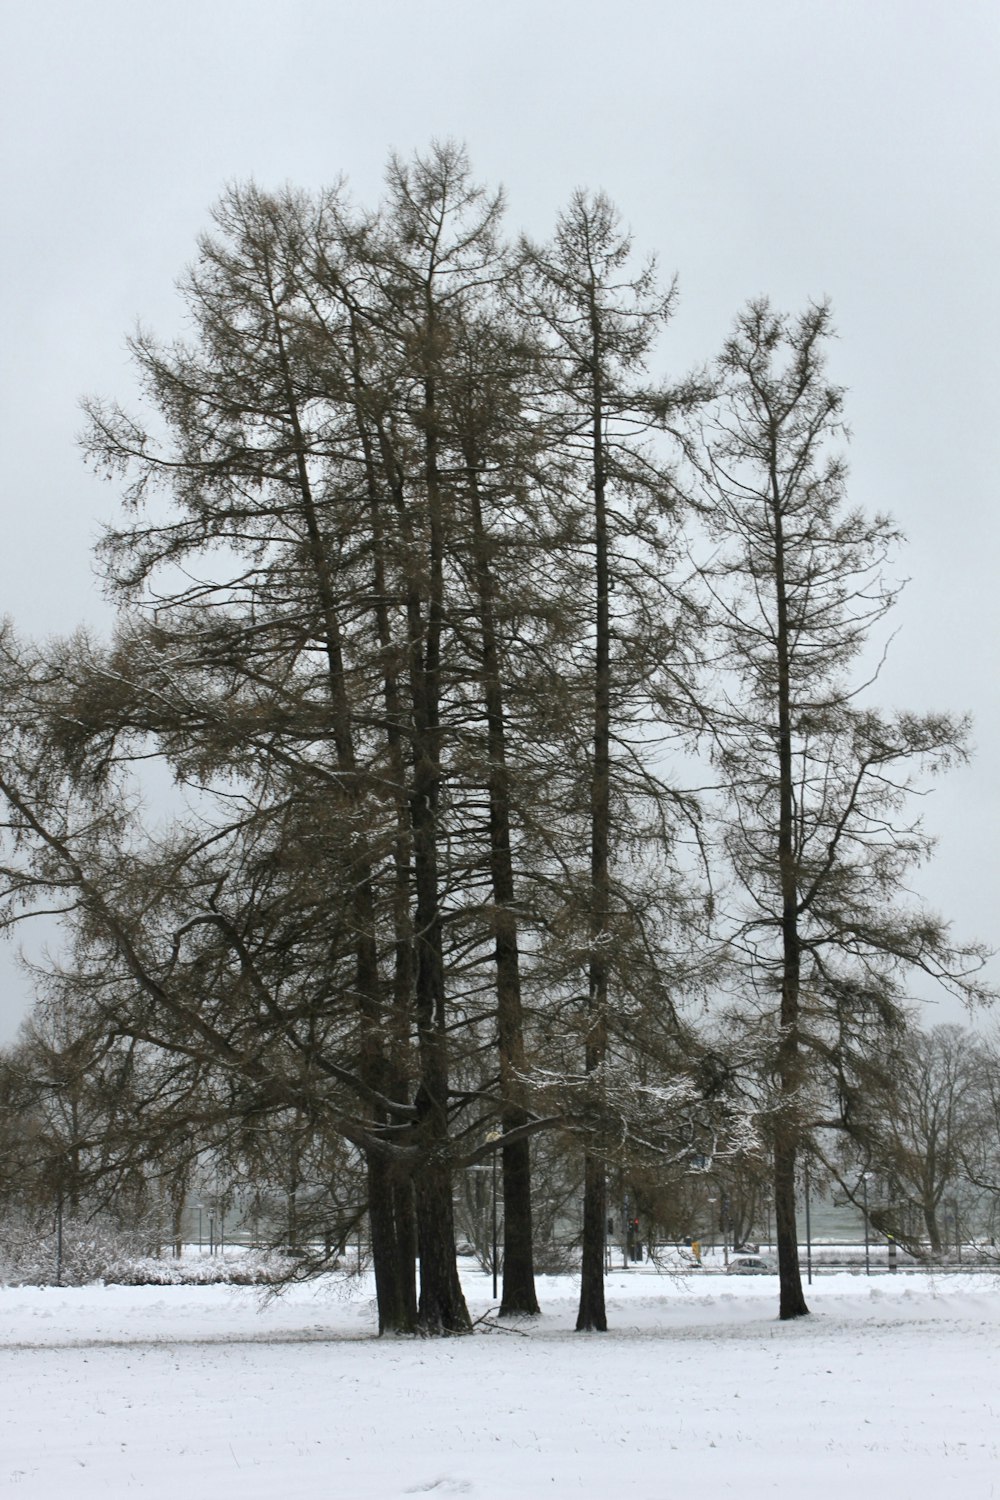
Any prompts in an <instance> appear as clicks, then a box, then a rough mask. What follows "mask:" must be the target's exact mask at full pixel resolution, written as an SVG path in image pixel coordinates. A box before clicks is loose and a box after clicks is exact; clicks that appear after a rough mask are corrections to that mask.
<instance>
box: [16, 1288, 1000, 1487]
mask: <svg viewBox="0 0 1000 1500" xmlns="http://www.w3.org/2000/svg"><path fill="white" fill-rule="evenodd" d="M463 1278H464V1282H465V1286H466V1291H467V1295H468V1298H469V1303H470V1308H471V1309H472V1311H473V1314H474V1316H479V1315H482V1314H485V1313H487V1312H488V1310H489V1308H490V1305H491V1300H490V1295H489V1293H490V1285H489V1282H488V1280H487V1278H485V1277H484V1276H482V1275H481V1274H479V1273H478V1272H476V1271H474V1270H472V1269H468V1268H466V1269H465V1270H464V1272H463ZM539 1295H540V1300H541V1301H542V1303H543V1307H544V1312H543V1315H542V1317H541V1318H540V1319H537V1320H534V1321H533V1322H531V1323H530V1324H523V1325H518V1331H506V1330H504V1331H499V1330H494V1329H492V1328H490V1327H489V1326H488V1325H482V1330H481V1331H480V1332H478V1333H477V1334H476V1335H475V1336H474V1337H471V1338H459V1339H408V1338H406V1339H404V1338H387V1339H379V1338H377V1337H376V1336H375V1323H374V1308H373V1302H372V1287H371V1283H370V1282H369V1281H366V1280H364V1279H360V1280H359V1279H357V1278H353V1279H340V1278H335V1277H329V1278H326V1279H325V1280H323V1281H320V1282H316V1283H314V1284H312V1285H309V1286H301V1287H297V1288H294V1289H293V1290H291V1291H290V1292H288V1293H287V1294H285V1295H284V1296H282V1297H281V1298H279V1299H272V1300H270V1301H265V1302H262V1301H261V1298H260V1294H259V1293H257V1292H255V1291H253V1290H251V1289H248V1288H238V1289H234V1288H229V1287H219V1286H212V1287H205V1286H194V1287H192V1286H176V1287H116V1286H109V1287H100V1286H97V1287H83V1288H71V1289H70V1288H59V1287H50V1288H44V1289H39V1288H29V1287H18V1288H14V1287H7V1288H0V1359H2V1364H3V1387H2V1389H3V1393H4V1396H3V1402H2V1406H0V1413H2V1415H0V1493H4V1492H6V1493H11V1494H17V1495H18V1496H24V1497H28V1496H37V1497H45V1500H52V1497H56V1496H60V1497H64V1496H65V1497H70V1500H89V1497H91V1496H127V1495H132V1494H133V1493H134V1494H136V1495H143V1496H147V1497H163V1500H168V1497H169V1500H201V1497H213V1500H218V1497H229V1496H233V1497H240V1500H256V1497H268V1500H272V1497H274V1496H276V1495H277V1496H288V1497H291V1500H321V1497H322V1500H332V1497H337V1500H340V1497H344V1500H369V1497H377V1500H383V1497H391V1500H395V1497H401V1496H410V1495H417V1496H420V1495H431V1496H447V1495H468V1496H470V1497H473V1500H535V1497H540V1496H546V1497H549V1500H552V1497H562V1496H570V1495H573V1496H579V1495H584V1496H591V1495H593V1496H609V1497H612V1496H613V1497H618V1496H622V1495H624V1496H629V1497H635V1500H640V1497H641V1500H658V1497H667V1496H670V1497H674V1496H679V1497H680V1496H682V1497H690V1496H696V1495H710V1496H712V1497H713V1500H714V1497H718V1496H725V1495H734V1496H739V1497H740V1500H758V1497H763V1496H771V1495H779V1494H780V1495H787V1496H805V1497H808V1500H827V1497H830V1500H833V1497H836V1500H845V1496H846V1497H847V1500H855V1497H857V1500H860V1497H861V1495H862V1493H864V1495H866V1496H869V1495H870V1496H877V1497H878V1500H894V1497H897V1496H900V1497H902V1496H906V1497H907V1500H922V1497H924V1496H928V1497H931V1496H933V1497H938V1496H942V1495H953V1496H956V1497H960V1500H980V1497H987V1496H993V1495H994V1494H996V1495H997V1496H998V1497H1000V1352H998V1349H1000V1284H998V1282H997V1280H996V1279H995V1278H994V1277H992V1276H982V1275H979V1276H971V1275H961V1276H955V1275H952V1276H941V1277H939V1278H934V1277H932V1276H928V1275H906V1276H904V1275H899V1276H895V1277H890V1276H880V1277H878V1278H875V1277H872V1278H871V1279H870V1280H869V1279H866V1278H865V1277H864V1276H863V1275H860V1276H859V1275H855V1274H847V1273H844V1274H842V1275H832V1276H824V1277H823V1278H821V1279H818V1280H817V1281H816V1282H815V1284H814V1285H813V1286H812V1288H811V1289H810V1294H809V1301H810V1305H811V1307H812V1309H813V1313H812V1316H811V1317H809V1318H803V1319H799V1320H797V1321H796V1322H793V1323H786V1324H782V1323H779V1322H778V1321H777V1317H776V1307H777V1283H776V1279H775V1278H773V1277H770V1276H760V1277H746V1278H737V1277H728V1278H724V1277H722V1276H707V1275H701V1276H699V1275H697V1274H692V1275H690V1276H688V1277H687V1278H686V1279H684V1280H678V1279H676V1278H672V1277H668V1276H656V1275H654V1274H651V1272H650V1271H647V1269H646V1268H643V1270H642V1271H638V1270H635V1271H628V1272H613V1273H612V1274H611V1275H610V1276H609V1278H608V1286H607V1295H608V1313H609V1320H610V1322H611V1324H612V1327H611V1329H610V1331H609V1332H608V1333H606V1334H591V1335H586V1334H576V1333H574V1332H573V1323H574V1318H575V1312H576V1286H575V1283H574V1282H573V1281H572V1279H570V1278H564V1277H542V1278H540V1281H539ZM862 1486H863V1487H864V1489H863V1491H862V1489H861V1487H862Z"/></svg>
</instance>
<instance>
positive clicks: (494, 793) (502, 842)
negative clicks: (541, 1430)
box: [466, 454, 539, 1317]
mask: <svg viewBox="0 0 1000 1500" xmlns="http://www.w3.org/2000/svg"><path fill="white" fill-rule="evenodd" d="M466 456H467V458H468V459H469V460H470V468H469V479H470V495H471V502H472V525H473V548H474V555H475V569H476V580H477V591H478V595H479V612H480V629H481V631H482V652H483V666H482V683H483V696H484V699H485V703H486V736H487V761H488V766H489V771H488V784H489V785H488V790H489V807H490V879H491V884H492V889H493V901H494V906H495V920H496V942H495V947H494V953H495V962H496V976H497V1036H498V1042H499V1054H500V1058H499V1061H500V1092H501V1097H502V1100H503V1105H502V1110H501V1124H502V1126H503V1132H504V1134H505V1135H506V1134H507V1133H508V1132H510V1131H513V1130H516V1129H517V1128H518V1127H519V1126H521V1125H524V1124H526V1123H527V1118H528V1116H527V1112H526V1111H525V1109H524V1107H523V1104H522V1094H523V1085H522V1083H521V1080H520V1074H521V1073H522V1072H523V1070H524V1022H523V1014H522V1008H521V974H520V959H519V954H518V946H517V923H516V920H515V917H514V912H513V909H512V908H513V901H514V868H513V859H512V855H511V841H510V774H509V771H508V768H507V736H506V725H505V719H504V702H503V691H502V688H501V668H500V649H499V642H498V639H497V628H496V613H495V597H494V596H495V585H494V580H493V572H492V567H491V563H490V556H489V547H488V541H487V537H486V531H485V527H484V525H483V515H482V506H481V503H480V498H479V488H478V484H477V481H476V471H475V463H474V456H473V455H471V454H467V455H466ZM503 1204H504V1220H503V1297H502V1298H501V1302H500V1316H501V1317H508V1316H510V1317H513V1316H519V1315H528V1316H535V1315H537V1313H538V1310H539V1309H538V1298H537V1295H536V1293H535V1263H534V1249H533V1243H532V1241H533V1234H532V1222H531V1149H530V1146H529V1143H528V1141H527V1140H526V1139H525V1140H519V1141H511V1142H510V1143H509V1144H507V1145H505V1146H504V1147H503Z"/></svg>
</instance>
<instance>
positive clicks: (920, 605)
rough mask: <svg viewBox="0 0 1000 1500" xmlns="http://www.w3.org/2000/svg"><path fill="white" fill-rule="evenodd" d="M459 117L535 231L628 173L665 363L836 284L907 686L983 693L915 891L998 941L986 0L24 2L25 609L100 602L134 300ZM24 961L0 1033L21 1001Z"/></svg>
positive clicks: (959, 700)
mask: <svg viewBox="0 0 1000 1500" xmlns="http://www.w3.org/2000/svg"><path fill="white" fill-rule="evenodd" d="M435 136H438V137H449V136H450V137H455V138H458V139H461V140H464V141H465V142H466V144H467V146H468V148H469V151H470V154H471V157H472V161H473V166H474V168H475V170H476V172H477V173H478V175H479V176H480V177H481V178H483V179H484V180H486V181H489V182H491V183H498V182H502V183H503V184H504V185H505V186H506V188H507V190H508V194H509V200H510V223H511V226H512V227H524V228H526V229H528V230H529V231H530V232H532V233H534V234H537V235H543V234H545V233H546V232H547V230H548V228H549V226H550V225H551V222H552V220H553V218H554V216H555V214H556V212H557V211H558V209H559V208H561V207H562V206H563V204H564V203H565V202H566V200H567V198H568V196H569V194H570V193H571V191H572V190H573V189H574V188H575V187H577V186H587V187H594V188H597V187H602V188H604V189H605V190H606V191H607V192H608V193H609V194H610V195H611V196H612V197H613V198H614V199H615V200H616V201H617V203H618V204H619V206H620V208H621V209H622V212H623V214H624V217H625V219H626V220H627V221H628V222H629V223H630V224H631V226H632V228H633V230H634V232H635V236H636V241H637V244H638V246H639V247H640V248H641V249H644V250H645V249H649V250H654V249H655V250H656V251H657V253H658V255H659V258H660V262H661V266H662V268H663V270H664V272H666V273H671V272H673V271H676V272H677V273H678V276H679V278H680V290H681V302H680V308H679V311H678V314H677V316H676V319H675V322H674V325H673V334H672V337H671V338H670V339H668V342H667V345H666V357H667V360H668V362H669V363H670V366H671V369H672V371H673V372H674V373H677V374H679V373H681V372H682V371H683V370H684V369H686V368H687V367H688V366H689V365H691V364H693V363H696V362H700V361H702V360H705V359H708V358H709V357H710V356H711V355H712V354H714V352H715V351H716V350H717V348H718V346H719V344H720V342H721V340H722V338H723V336H724V334H725V332H726V331H727V329H728V327H729V324H730V322H731V320H732V318H733V315H734V314H735V312H736V310H737V309H738V307H739V306H740V305H741V304H742V303H743V302H745V301H746V300H747V299H748V298H749V297H752V296H757V295H760V294H762V293H766V294H767V295H769V296H770V297H771V299H772V301H773V302H774V303H775V304H777V305H778V306H781V307H784V308H788V309H790V310H794V309H797V308H798V307H800V306H801V305H802V303H803V302H804V301H805V300H806V299H807V298H809V297H818V296H823V295H828V296H829V297H831V299H832V300H833V303H834V307H835V311H836V319H837V325H838V328H839V331H840V342H839V344H838V346H837V348H836V351H835V355H834V375H835V377H836V378H837V379H838V380H839V381H841V382H842V383H844V384H845V385H847V386H848V387H849V389H850V395H849V398H848V416H849V420H850V424H851V427H852V429H853V433H854V441H853V443H852V445H851V452H850V461H851V469H852V482H851V492H852V497H853V499H854V500H855V501H856V502H857V503H859V504H862V505H865V506H867V507H876V506H877V507H879V508H880V509H888V510H889V511H891V512H892V513H893V514H894V515H895V517H896V518H897V519H898V521H899V522H900V524H901V525H902V527H903V528H904V530H905V531H906V533H907V535H908V537H909V546H908V548H907V550H906V553H905V555H904V558H903V569H904V571H905V572H906V574H907V575H908V576H910V578H911V579H912V582H911V583H910V586H909V588H908V589H907V591H906V594H905V596H904V600H903V603H902V604H901V606H900V607H899V609H898V611H897V619H896V625H897V628H898V630H899V635H898V638H897V640H896V643H895V646H894V649H893V653H892V656H891V659H890V664H889V667H888V668H887V671H886V673H885V677H884V681H883V691H882V699H883V701H884V702H885V703H887V704H889V705H893V706H906V707H912V708H914V709H923V708H936V709H949V710H958V711H961V710H965V709H971V710H972V711H973V712H974V714H975V719H976V732H975V739H976V744H977V747H978V754H977V758H976V761H975V764H974V765H973V766H972V767H971V768H969V769H967V770H962V771H959V772H956V773H954V774H953V775H952V776H951V777H950V778H949V779H948V780H947V781H946V782H944V783H942V785H941V786H940V787H939V788H938V789H937V790H936V791H935V792H934V794H933V796H932V797H931V798H929V799H928V802H927V805H926V817H927V821H928V823H929V825H930V826H931V827H932V828H933V829H934V830H935V831H936V832H937V833H939V835H940V840H941V842H940V847H939V852H938V856H937V858H936V860H935V861H934V864H933V865H932V866H931V867H929V868H928V869H927V870H925V871H924V872H922V875H921V878H920V880H919V889H920V890H921V892H922V893H924V894H926V895H927V896H928V897H929V899H930V901H931V903H932V904H933V905H935V906H936V907H938V908H940V909H941V910H943V911H944V912H945V913H946V914H948V915H950V916H952V917H953V918H954V920H955V927H956V932H957V933H958V934H959V935H963V936H978V937H981V938H982V939H984V940H985V941H987V942H989V943H990V944H991V945H1000V912H998V899H997V898H998V894H1000V893H998V888H997V887H998V881H997V874H996V849H997V846H998V843H1000V793H998V789H997V780H996V770H997V764H998V759H1000V711H998V702H997V681H996V671H995V666H994V661H995V655H996V647H995V642H996V640H997V635H998V629H997V627H998V623H1000V621H998V617H1000V590H998V587H997V578H998V573H1000V567H998V564H1000V507H998V505H997V503H996V491H997V485H998V475H1000V363H998V356H997V350H998V348H1000V271H998V268H1000V208H998V202H1000V193H998V188H1000V6H998V5H997V4H996V3H995V0H950V3H944V0H940V3H936V0H839V3H838V0H656V3H646V0H618V3H617V4H614V5H612V4H610V3H607V0H606V3H598V0H534V3H527V0H495V3H494V4H493V6H492V7H486V6H483V5H481V4H478V3H475V0H325V3H324V0H282V3H280V4H279V3H274V0H199V3H197V4H192V3H190V0H128V3H124V0H86V3H85V4H83V3H80V0H34V3H32V4H31V5H26V4H22V3H18V0H0V153H2V156H0V191H2V199H0V201H2V204H3V216H4V225H5V230H4V233H3V235H2V237H0V260H2V274H0V486H2V492H3V505H4V510H3V514H4V521H5V533H4V543H5V544H4V546H3V548H2V549H0V611H3V612H7V613H9V614H11V615H12V616H13V617H14V619H15V620H16V621H17V623H18V624H19V626H20V627H21V628H22V630H23V631H24V632H25V633H28V634H34V635H46V634H50V633H61V632H64V631H67V630H69V629H72V628H73V627H74V626H75V625H76V624H78V623H79V622H82V621H86V622H89V623H91V624H93V625H95V626H97V627H101V626H102V625H104V624H106V622H107V619H108V615H107V610H106V608H105V606H104V604H103V601H102V599H101V597H100V593H99V590H98V588H97V587H96V585H95V583H94V580H93V576H92V573H91V566H90V556H89V552H90V547H91V545H92V542H93V540H94V538H95V536H96V534H97V531H98V528H99V525H100V523H101V521H102V519H108V518H110V517H111V516H112V515H113V514H114V511H115V504H116V496H115V491H114V488H113V486H111V485H108V484H104V483H102V482H100V481H98V480H97V479H96V478H94V477H93V476H91V475H90V474H89V473H88V472H87V471H86V470H85V468H84V467H83V465H82V463H81V461H80V458H79V456H78V453H77V450H76V446H75V437H76V434H77V432H78V430H79V428H80V425H81V422H80V414H79V410H78V405H77V403H78V401H79V398H80V397H81V396H82V395H84V394H100V395H108V396H115V397H118V398H120V399H122V400H123V401H124V402H125V403H126V404H128V402H129V400H130V399H131V396H132V392H133V382H132V376H131V371H130V369H129V364H128V360H127V357H126V354H125V350H124V339H125V336H126V334H127V333H128V332H129V331H130V330H131V329H132V328H133V327H134V325H135V322H136V320H137V319H140V318H141V320H142V321H143V322H144V323H145V324H147V325H148V326H150V327H151V328H153V329H154V330H156V331H158V332H161V333H170V332H173V331H176V330H178V329H179V326H180V307H179V303H178V300H177V297H176V294H175V292H174V282H175V280H176V279H177V277H178V276H179V274H180V273H181V271H182V270H183V268H184V266H185V264H186V263H187V262H188V261H189V260H190V258H191V256H192V253H193V249H194V240H195V236H196V235H197V234H198V232H199V231H200V230H202V229H203V228H205V227H207V222H208V212H209V208H210V206H211V204H212V203H213V201H214V200H215V199H216V197H217V196H218V194H219V193H220V191H221V190H222V188H223V187H224V186H225V185H226V184H227V183H229V182H232V181H242V180H245V179H247V178H249V177H251V176H252V177H254V178H255V179H256V180H257V181H258V182H259V183H260V184H261V185H263V186H265V187H276V186H280V185H281V184H283V183H285V182H291V183H294V184H296V185H300V186H303V187H314V186H318V185H320V184H323V183H329V182H331V181H333V180H334V179H335V178H336V177H337V176H338V175H340V174H345V175H346V176H347V177H349V178H350V180H351V182H352V184H353V186H354V189H355V191H356V194H357V196H358V197H359V198H360V199H362V200H364V201H367V202H373V201H374V200H375V199H376V198H377V196H378V194H379V189H380V180H381V173H382V168H383V165H384V162H385V158H386V156H387V154H388V152H389V151H390V150H398V151H399V152H401V153H403V154H404V155H405V154H408V153H409V152H411V151H412V150H414V149H420V148H422V147H425V146H426V145H427V144H428V142H429V141H430V140H431V138H432V137H435ZM5 960H6V955H4V954H3V953H2V952H0V1040H2V1039H3V1038H4V1037H5V1036H8V1035H10V1034H11V1032H12V1029H13V1027H14V1026H15V1025H16V1023H17V1020H18V1018H19V1016H20V1015H21V1013H22V1011H23V1009H24V1006H25V1003H26V991H25V989H24V987H23V983H22V982H21V981H20V980H19V979H18V977H17V976H16V975H15V974H14V973H13V971H12V969H11V966H10V965H9V964H8V963H7V962H6V961H5ZM952 1015H953V1012H951V1011H947V1012H944V1011H943V1010H942V1011H940V1012H938V1013H936V1014H935V1015H934V1016H933V1017H932V1019H939V1018H944V1017H945V1016H946V1017H947V1018H951V1017H952Z"/></svg>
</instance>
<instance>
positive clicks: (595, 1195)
mask: <svg viewBox="0 0 1000 1500" xmlns="http://www.w3.org/2000/svg"><path fill="white" fill-rule="evenodd" d="M607 1207H608V1194H607V1184H606V1178H605V1171H604V1163H603V1161H601V1160H599V1158H598V1157H596V1156H594V1155H593V1154H592V1153H591V1152H589V1151H588V1152H587V1155H586V1157H585V1158H584V1178H583V1259H582V1263H581V1266H580V1307H579V1311H578V1312H577V1317H576V1331H577V1333H606V1332H607V1327H608V1316H607V1311H606V1309H605V1306H604V1237H605V1235H606V1233H607Z"/></svg>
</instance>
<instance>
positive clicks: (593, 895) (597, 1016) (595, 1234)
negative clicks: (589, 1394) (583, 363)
mask: <svg viewBox="0 0 1000 1500" xmlns="http://www.w3.org/2000/svg"><path fill="white" fill-rule="evenodd" d="M590 295H591V300H590V319H591V334H592V344H593V348H592V361H593V369H592V379H593V405H592V410H591V441H592V447H593V459H592V473H593V484H594V554H595V583H596V600H595V611H594V632H595V633H594V700H593V713H594V719H593V724H594V741H593V756H594V760H593V765H592V767H591V777H590V902H591V905H590V966H589V974H588V989H589V997H588V1016H587V1043H586V1051H585V1058H584V1066H585V1068H586V1071H587V1073H588V1074H592V1073H594V1072H596V1071H598V1070H599V1069H600V1067H601V1064H602V1063H603V1062H604V1056H605V1053H606V1051H607V1009H608V960H607V954H606V942H607V938H608V916H609V908H610V844H611V618H610V591H611V575H610V568H609V560H608V518H607V504H606V498H605V485H606V475H605V471H604V407H603V394H602V384H601V365H602V350H601V338H600V315H599V312H598V308H597V303H596V299H595V295H594V288H593V286H592V287H591V294H590ZM606 1233H607V1187H606V1182H605V1169H604V1164H603V1162H601V1161H599V1160H598V1159H597V1158H596V1157H595V1156H594V1154H593V1153H592V1152H591V1151H588V1152H587V1154H586V1158H585V1161H584V1174H583V1252H582V1260H581V1267H580V1308H579V1313H578V1315H577V1320H576V1326H577V1331H578V1332H579V1331H583V1330H587V1329H594V1330H597V1331H600V1332H603V1331H604V1330H605V1329H606V1328H607V1326H608V1324H607V1315H606V1312H605V1307H604V1241H605V1235H606Z"/></svg>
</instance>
